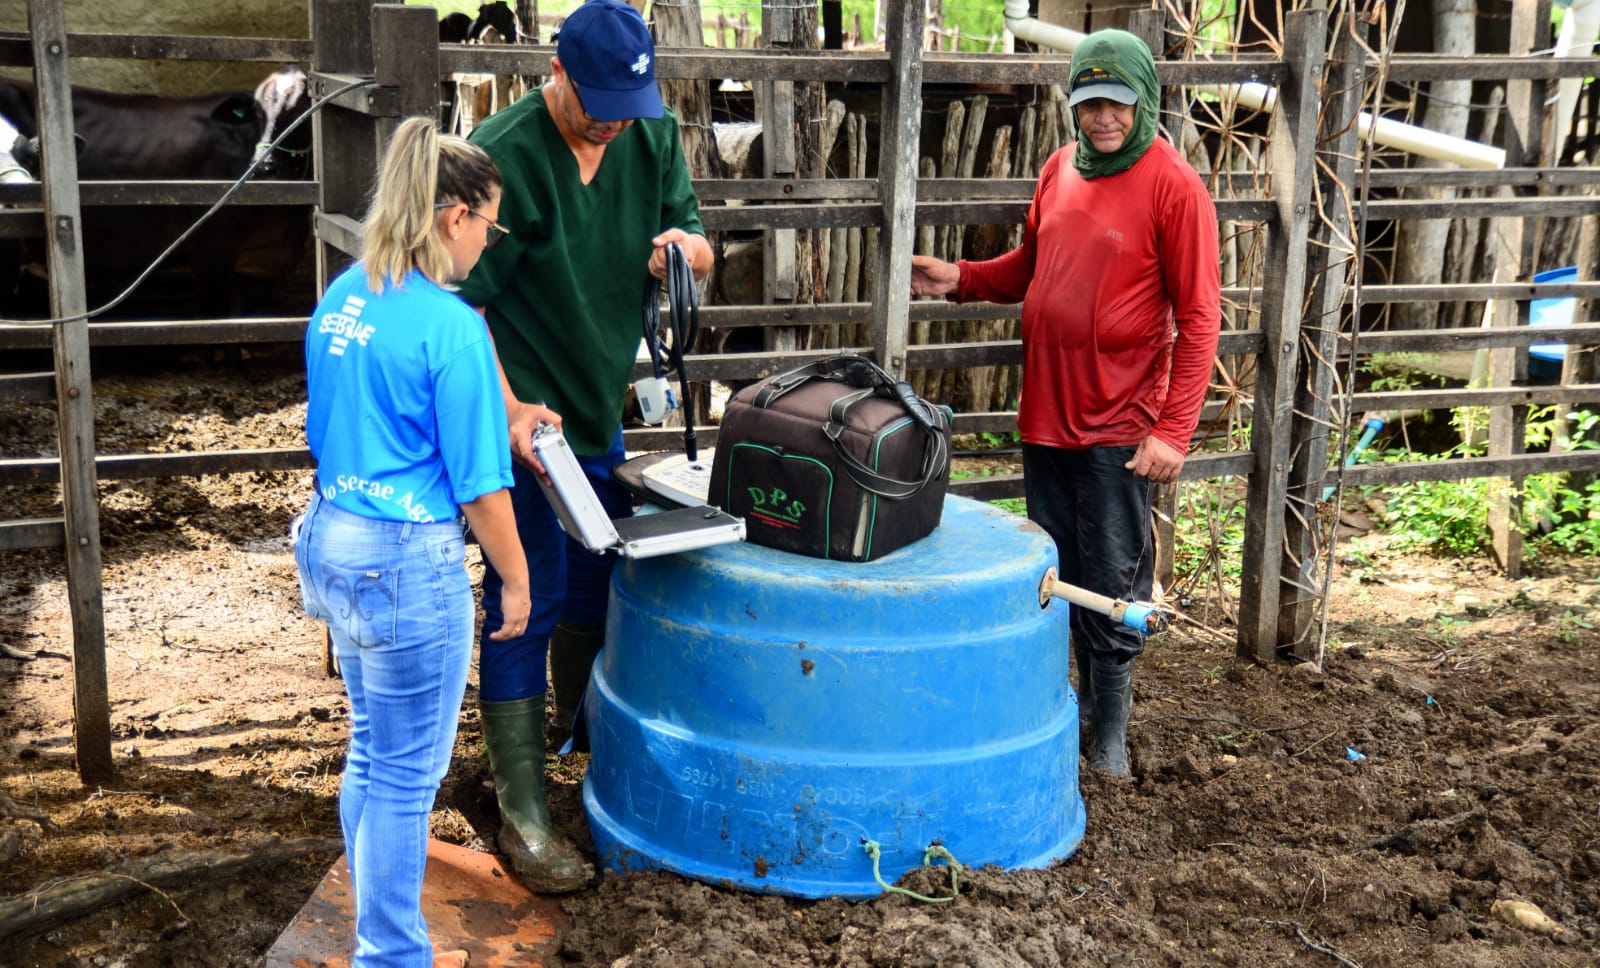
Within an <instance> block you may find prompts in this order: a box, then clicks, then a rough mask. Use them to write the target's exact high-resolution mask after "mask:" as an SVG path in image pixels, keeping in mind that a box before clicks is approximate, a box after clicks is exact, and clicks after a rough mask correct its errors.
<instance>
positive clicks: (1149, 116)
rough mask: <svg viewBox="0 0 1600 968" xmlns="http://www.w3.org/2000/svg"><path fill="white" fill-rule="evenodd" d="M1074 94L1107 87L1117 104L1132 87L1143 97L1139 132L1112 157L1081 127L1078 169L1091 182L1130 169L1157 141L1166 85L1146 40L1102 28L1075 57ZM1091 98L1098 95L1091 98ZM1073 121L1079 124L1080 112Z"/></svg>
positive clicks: (1137, 115) (1136, 118) (1136, 122)
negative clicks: (1120, 94)
mask: <svg viewBox="0 0 1600 968" xmlns="http://www.w3.org/2000/svg"><path fill="white" fill-rule="evenodd" d="M1067 76H1069V77H1071V78H1072V81H1071V86H1070V87H1069V88H1068V91H1069V94H1070V92H1076V91H1078V90H1080V89H1081V90H1083V91H1084V92H1085V93H1089V92H1093V91H1094V89H1095V87H1096V86H1101V85H1103V86H1104V90H1105V91H1106V92H1107V94H1106V96H1109V97H1112V99H1113V100H1116V99H1117V97H1116V96H1115V95H1116V92H1120V91H1124V90H1125V89H1126V88H1132V89H1133V93H1134V94H1137V95H1138V96H1139V100H1138V103H1137V104H1135V105H1134V109H1133V130H1132V131H1130V132H1128V137H1127V139H1126V140H1124V141H1123V142H1122V147H1121V148H1118V149H1117V150H1116V151H1113V152H1111V153H1109V154H1107V153H1105V152H1102V151H1097V150H1096V149H1095V146H1094V142H1092V141H1090V140H1089V136H1088V135H1087V134H1085V133H1084V131H1083V129H1082V128H1081V127H1080V128H1079V129H1078V147H1077V150H1076V151H1074V152H1073V155H1072V166H1073V167H1074V168H1076V169H1078V173H1079V174H1081V175H1082V176H1083V177H1085V178H1100V177H1103V176H1105V175H1115V174H1116V173H1117V172H1119V171H1124V170H1126V169H1127V168H1129V167H1131V166H1132V165H1133V163H1134V162H1136V161H1138V160H1139V159H1140V158H1141V157H1142V156H1143V155H1144V153H1145V151H1147V150H1148V149H1149V148H1150V145H1151V144H1152V143H1154V142H1155V140H1156V117H1157V115H1158V114H1159V113H1160V96H1161V94H1160V85H1159V84H1158V83H1157V81H1156V61H1155V58H1154V57H1151V56H1150V48H1148V47H1146V46H1145V44H1144V41H1142V40H1140V39H1139V38H1138V37H1135V36H1134V35H1133V34H1130V33H1128V32H1127V31H1126V30H1097V31H1095V32H1094V33H1092V34H1090V35H1089V36H1087V37H1085V38H1084V39H1083V43H1081V44H1079V45H1078V49H1077V50H1076V51H1075V52H1074V53H1073V55H1072V67H1071V68H1070V69H1069V70H1068V72H1067ZM1090 96H1091V97H1092V96H1097V95H1094V94H1092V93H1091V94H1090ZM1072 121H1073V124H1074V125H1076V124H1077V121H1078V114H1077V111H1076V110H1074V111H1073V112H1072Z"/></svg>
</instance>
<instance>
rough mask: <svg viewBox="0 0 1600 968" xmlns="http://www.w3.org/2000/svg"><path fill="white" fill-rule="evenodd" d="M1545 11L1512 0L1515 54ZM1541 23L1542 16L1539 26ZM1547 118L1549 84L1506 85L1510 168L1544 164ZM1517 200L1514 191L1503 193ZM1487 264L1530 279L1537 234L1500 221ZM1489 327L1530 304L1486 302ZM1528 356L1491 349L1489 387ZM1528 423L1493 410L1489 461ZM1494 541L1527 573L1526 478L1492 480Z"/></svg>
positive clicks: (1536, 31) (1517, 370)
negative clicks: (1541, 154)
mask: <svg viewBox="0 0 1600 968" xmlns="http://www.w3.org/2000/svg"><path fill="white" fill-rule="evenodd" d="M1547 10H1548V7H1547V5H1546V4H1545V3H1543V2H1541V0H1514V2H1513V3H1512V5H1511V42H1510V53H1511V54H1513V55H1526V54H1531V53H1532V52H1533V51H1534V50H1537V49H1539V47H1540V45H1541V44H1543V42H1544V39H1545V38H1547V37H1548V34H1549V27H1548V24H1549V16H1548V13H1547ZM1541 17H1542V18H1543V19H1542V21H1541ZM1543 118H1544V86H1543V84H1539V85H1535V83H1534V82H1533V81H1527V80H1515V79H1513V80H1510V81H1507V82H1506V126H1505V148H1506V164H1507V165H1524V164H1535V165H1536V164H1538V163H1539V144H1540V143H1541V142H1542V141H1543V138H1542V137H1541V134H1540V129H1541V126H1542V123H1543ZM1506 193H1507V194H1515V190H1514V189H1506ZM1488 241H1489V245H1490V250H1489V251H1490V260H1491V265H1492V266H1493V267H1494V281H1495V282H1516V281H1518V280H1524V279H1528V278H1530V277H1531V273H1530V272H1529V267H1530V266H1531V265H1532V264H1533V260H1534V233H1533V232H1532V230H1531V220H1530V219H1528V218H1525V217H1518V218H1510V219H1498V220H1496V221H1495V223H1494V226H1493V228H1492V229H1491V230H1490V232H1489V239H1488ZM1486 311H1487V312H1488V314H1489V320H1488V322H1489V325H1491V326H1494V327H1511V326H1519V325H1526V324H1527V322H1528V309H1527V303H1525V302H1522V301H1520V300H1510V299H1500V300H1496V301H1494V302H1492V303H1490V304H1489V307H1488V309H1487V310H1486ZM1527 360H1528V357H1527V352H1526V351H1525V350H1522V351H1519V350H1518V349H1517V348H1515V347H1501V348H1499V349H1493V350H1490V351H1489V386H1491V387H1509V386H1513V385H1514V384H1515V383H1516V382H1517V380H1518V378H1519V377H1522V376H1525V375H1526V374H1527ZM1527 423H1528V408H1527V407H1526V406H1510V407H1493V408H1491V409H1490V410H1489V456H1490V457H1491V458H1494V457H1509V456H1511V455H1514V454H1520V453H1522V452H1523V449H1524V444H1525V442H1524V440H1523V434H1524V431H1525V429H1526V427H1527ZM1488 483H1489V491H1488V498H1489V515H1488V524H1489V537H1490V545H1491V550H1492V551H1493V553H1494V557H1495V560H1496V561H1497V562H1499V564H1500V567H1501V569H1502V570H1504V572H1505V574H1506V577H1508V578H1516V577H1518V576H1520V575H1521V574H1522V530H1521V527H1520V522H1519V520H1518V519H1519V518H1520V517H1521V510H1522V499H1521V497H1520V495H1519V494H1518V491H1519V490H1520V489H1521V487H1522V478H1521V477H1511V478H1494V477H1492V478H1490V479H1489V482H1488Z"/></svg>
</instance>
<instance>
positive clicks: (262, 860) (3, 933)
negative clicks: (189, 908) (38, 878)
mask: <svg viewBox="0 0 1600 968" xmlns="http://www.w3.org/2000/svg"><path fill="white" fill-rule="evenodd" d="M340 849H341V845H340V843H339V841H337V840H328V839H325V838H315V839H305V840H294V841H289V842H287V843H283V842H276V841H273V842H268V843H266V844H264V845H263V846H261V847H258V848H256V849H255V850H251V851H248V852H245V853H223V852H220V851H210V850H199V851H196V850H183V851H170V852H168V853H164V854H157V855H155V856H154V857H145V858H142V859H140V860H136V861H129V862H128V863H126V864H124V865H122V866H121V867H120V868H119V869H118V870H114V871H101V872H99V873H95V874H82V875H79V876H76V877H64V878H60V879H58V880H54V881H48V882H46V883H44V884H41V885H39V887H37V888H36V889H34V890H32V891H29V892H28V893H26V894H22V895H19V896H17V897H13V898H9V899H7V900H4V901H0V939H10V938H13V937H20V936H25V935H32V934H37V933H39V932H41V931H47V930H49V929H51V928H54V927H57V926H59V925H62V924H65V923H67V922H69V921H73V920H76V919H78V918H82V917H85V916H87V915H89V914H93V913H94V912H96V911H98V910H100V909H101V908H103V907H106V906H108V905H111V904H116V903H119V902H121V901H124V900H127V899H128V898H131V897H133V896H135V895H136V894H138V893H139V892H141V891H145V890H152V891H156V892H157V893H161V892H160V890H159V889H160V888H163V887H169V888H170V887H192V886H196V885H199V884H205V883H209V882H211V881H215V880H220V879H222V878H224V877H232V876H234V875H236V874H238V873H239V872H240V871H242V870H247V869H250V868H255V867H269V866H276V865H280V864H286V863H289V862H292V861H297V860H300V859H302V858H305V857H309V856H312V855H314V854H336V853H338V852H339V850H340ZM163 896H165V895H164V894H163ZM174 906H176V905H174ZM180 915H181V912H180Z"/></svg>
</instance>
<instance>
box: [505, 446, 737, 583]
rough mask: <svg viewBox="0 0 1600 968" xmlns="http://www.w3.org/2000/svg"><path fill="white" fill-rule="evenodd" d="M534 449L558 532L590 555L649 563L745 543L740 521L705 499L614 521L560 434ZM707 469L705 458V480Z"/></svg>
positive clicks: (542, 486) (541, 482) (541, 485)
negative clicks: (661, 557)
mask: <svg viewBox="0 0 1600 968" xmlns="http://www.w3.org/2000/svg"><path fill="white" fill-rule="evenodd" d="M533 450H534V453H536V454H537V455H538V456H539V461H540V463H542V464H544V468H545V470H546V471H547V472H548V473H549V474H550V481H551V483H549V484H546V483H545V482H544V481H543V480H540V481H539V486H540V487H541V488H543V489H544V494H545V498H546V499H548V500H549V501H550V506H551V507H553V508H555V511H556V517H557V518H559V519H560V520H561V527H562V528H563V529H565V530H566V532H567V534H569V535H571V536H572V537H574V538H576V539H578V541H579V542H581V543H582V544H583V546H584V547H586V548H588V549H589V550H590V551H596V552H600V551H616V552H618V553H619V554H621V555H622V556H623V557H624V558H653V557H655V556H657V555H670V554H675V553H677V552H680V551H694V550H696V549H698V548H709V547H712V546H714V545H720V544H729V543H731V542H735V541H743V540H744V537H745V529H744V519H743V518H736V517H734V516H733V515H731V514H728V513H727V512H726V511H723V510H721V509H720V508H714V507H708V506H706V504H705V502H704V501H703V500H701V501H700V502H699V503H698V506H694V507H682V508H676V509H674V510H671V511H659V512H656V513H653V514H637V515H634V516H633V517H630V518H620V519H617V520H615V521H613V520H612V519H611V518H610V517H608V516H607V515H606V510H605V506H604V505H602V504H601V503H600V498H599V496H598V495H596V494H595V493H594V487H593V485H591V484H590V483H589V479H588V478H587V477H586V476H584V473H583V468H582V467H580V466H579V465H578V458H577V456H576V455H574V454H573V452H572V446H571V445H570V444H568V443H567V438H566V437H565V436H564V435H563V434H562V433H561V432H560V431H559V430H555V429H553V428H545V429H542V430H540V431H539V432H538V433H536V434H534V437H533ZM710 467H711V465H710V462H709V459H708V460H707V463H706V468H707V471H706V473H707V477H708V480H709V475H710ZM701 493H702V494H703V493H704V489H703V488H702V491H701ZM685 503H687V502H685Z"/></svg>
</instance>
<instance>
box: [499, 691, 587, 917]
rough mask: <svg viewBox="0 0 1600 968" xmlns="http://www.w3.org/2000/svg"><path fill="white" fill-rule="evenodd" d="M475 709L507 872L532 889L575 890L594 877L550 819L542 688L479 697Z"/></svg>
mask: <svg viewBox="0 0 1600 968" xmlns="http://www.w3.org/2000/svg"><path fill="white" fill-rule="evenodd" d="M479 709H480V710H481V712H482V714H483V742H484V745H485V746H487V747H488V749H489V768H490V769H491V770H492V771H493V772H494V792H495V797H496V799H498V800H499V802H500V850H501V851H502V852H503V853H504V854H505V855H506V859H507V860H509V861H510V862H511V870H512V872H513V873H515V874H516V875H517V879H518V880H519V881H521V882H522V885H523V886H524V887H526V888H527V889H528V890H530V891H532V892H534V893H535V894H565V893H567V892H568V891H576V890H578V889H579V888H581V887H583V886H584V885H586V884H587V883H588V882H589V881H590V880H591V879H592V878H593V877H594V868H593V867H592V866H591V865H590V864H589V863H588V862H587V861H585V860H584V859H583V855H582V854H580V853H579V852H578V848H577V847H575V846H573V844H572V842H571V841H570V840H568V839H567V838H566V837H563V836H562V835H561V834H560V833H558V832H557V831H556V830H555V829H554V828H553V827H552V826H551V824H550V802H549V800H548V798H547V796H546V793H545V783H544V694H543V693H541V694H539V695H537V696H533V697H531V698H529V699H514V700H512V701H510V702H483V703H480V704H479Z"/></svg>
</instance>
